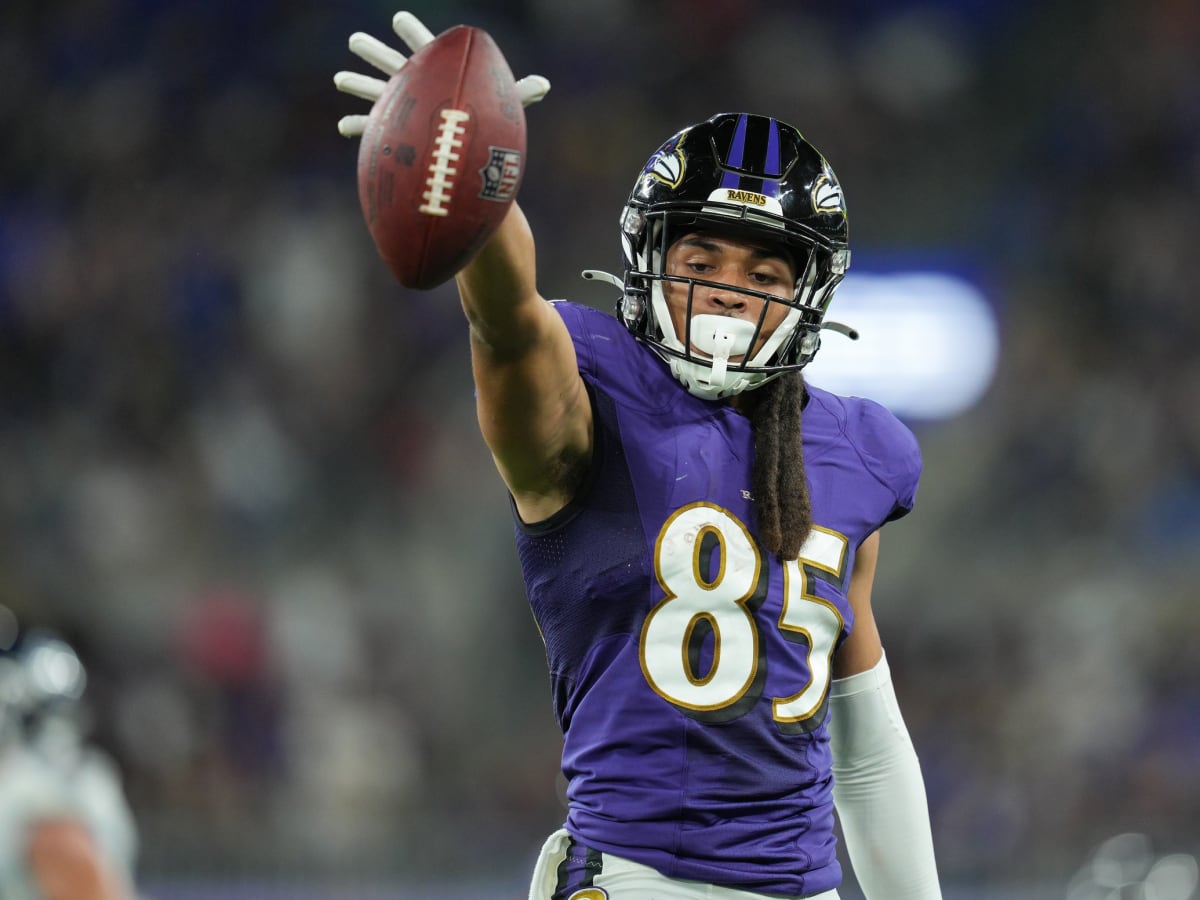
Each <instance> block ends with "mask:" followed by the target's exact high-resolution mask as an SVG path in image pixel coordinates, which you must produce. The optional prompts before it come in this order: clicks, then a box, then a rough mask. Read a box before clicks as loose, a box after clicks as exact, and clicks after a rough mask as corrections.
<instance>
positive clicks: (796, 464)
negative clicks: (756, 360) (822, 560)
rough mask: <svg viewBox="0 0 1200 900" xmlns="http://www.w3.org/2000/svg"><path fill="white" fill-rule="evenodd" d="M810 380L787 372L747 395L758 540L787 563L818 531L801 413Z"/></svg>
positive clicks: (797, 372)
mask: <svg viewBox="0 0 1200 900" xmlns="http://www.w3.org/2000/svg"><path fill="white" fill-rule="evenodd" d="M805 393H806V390H805V387H804V377H803V375H802V374H801V373H800V372H799V371H792V372H786V373H784V374H783V375H781V376H779V377H778V378H776V379H774V380H772V381H769V382H767V383H766V384H764V385H763V386H762V387H760V388H758V389H757V390H754V391H748V392H746V394H744V395H743V396H744V397H746V399H751V398H752V399H751V403H750V404H749V405H750V407H751V408H750V409H749V410H748V413H749V416H750V422H751V426H752V428H753V433H754V471H753V474H752V490H753V491H754V506H755V510H756V516H757V519H758V536H759V538H760V540H761V541H762V543H763V545H764V547H765V548H766V549H767V550H768V551H770V552H771V553H774V554H775V555H776V556H778V557H779V558H780V559H781V560H788V559H796V558H797V557H799V555H800V548H801V547H802V546H803V545H804V541H805V540H806V539H807V538H808V533H809V531H811V530H812V503H811V500H810V498H809V495H808V479H807V478H806V476H805V472H804V451H803V450H802V448H801V441H800V415H801V411H802V410H803V408H804V397H805Z"/></svg>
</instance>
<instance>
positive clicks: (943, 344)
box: [804, 272, 1000, 419]
mask: <svg viewBox="0 0 1200 900" xmlns="http://www.w3.org/2000/svg"><path fill="white" fill-rule="evenodd" d="M826 318H827V319H832V320H835V321H838V322H844V323H845V324H847V325H849V326H851V327H852V328H854V329H856V330H857V331H858V333H859V339H858V340H857V341H852V340H849V339H848V338H846V337H843V336H842V335H840V334H838V333H836V332H833V331H825V332H824V333H823V334H822V337H821V349H820V351H819V352H818V353H817V356H816V359H814V360H813V361H812V362H811V363H809V365H808V366H807V367H806V368H805V370H804V376H805V379H806V380H808V381H810V382H811V383H812V384H814V385H816V386H817V387H820V388H824V389H825V390H828V391H832V392H834V393H835V394H843V395H851V396H858V397H869V398H870V399H872V400H875V401H878V402H879V403H882V404H883V405H884V406H886V407H887V408H888V409H890V410H891V411H892V412H893V413H895V414H896V415H897V416H900V417H901V418H908V419H947V418H950V417H952V416H955V415H958V414H959V413H961V412H963V411H964V410H966V409H969V408H970V407H971V406H972V405H973V404H974V403H976V402H977V401H978V400H979V399H980V398H981V397H982V396H983V394H984V393H985V392H986V391H987V389H988V386H989V385H990V384H991V383H992V378H993V376H994V375H995V371H996V359H997V355H998V353H999V343H1000V339H999V329H998V326H997V322H996V316H995V313H994V312H993V311H992V308H991V306H990V305H989V304H988V302H987V299H986V298H985V297H984V295H983V292H982V291H980V290H979V288H978V287H976V286H975V285H973V284H971V283H970V282H969V281H967V280H965V279H963V278H961V277H959V276H957V275H951V274H948V273H944V272H895V273H891V274H859V273H851V274H848V275H847V276H846V278H845V280H844V281H843V282H842V284H841V286H840V287H839V288H838V290H837V293H836V294H835V295H834V299H833V303H832V304H831V305H830V307H829V314H828V316H827V317H826Z"/></svg>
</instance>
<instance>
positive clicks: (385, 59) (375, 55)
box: [333, 12, 550, 138]
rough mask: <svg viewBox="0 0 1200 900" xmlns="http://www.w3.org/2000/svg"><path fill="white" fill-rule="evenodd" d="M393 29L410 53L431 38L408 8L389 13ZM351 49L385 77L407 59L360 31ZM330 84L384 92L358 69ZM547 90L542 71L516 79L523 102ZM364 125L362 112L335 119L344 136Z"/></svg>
mask: <svg viewBox="0 0 1200 900" xmlns="http://www.w3.org/2000/svg"><path fill="white" fill-rule="evenodd" d="M392 30H393V31H394V32H396V36H397V37H399V38H400V40H402V41H404V43H405V44H407V45H408V48H409V50H410V51H411V52H413V53H415V52H416V51H418V50H420V49H421V48H422V47H424V46H425V45H426V44H428V43H429V42H430V41H432V40H433V32H432V31H430V30H429V29H428V28H426V27H425V26H424V25H423V24H421V20H420V19H418V18H417V17H416V16H414V15H413V14H412V13H410V12H398V13H396V15H395V16H393V17H392ZM350 52H351V53H353V54H354V55H355V56H357V57H358V58H359V59H361V60H363V61H364V62H367V63H369V64H370V65H372V66H374V67H375V68H376V69H378V70H379V71H381V72H383V73H384V74H385V75H386V76H387V77H388V78H391V77H392V76H393V75H395V74H396V73H397V72H399V71H400V68H401V67H402V66H403V65H404V64H405V63H406V62H407V61H408V58H407V57H406V56H405V55H404V54H403V53H401V52H400V51H398V50H395V49H393V48H391V47H389V46H388V45H387V44H385V43H383V41H381V40H378V39H377V38H373V37H371V35H369V34H363V33H362V32H361V31H356V32H355V33H354V34H352V35H350ZM333 84H334V86H335V87H336V88H337V89H338V90H339V91H341V92H342V93H344V94H352V95H353V96H355V97H361V98H362V99H363V100H369V101H371V102H372V103H374V102H375V101H376V100H378V99H379V95H380V94H382V93H383V89H384V87H385V86H386V85H387V80H386V79H380V78H374V77H372V76H370V75H360V74H359V73H358V72H338V73H337V74H336V75H334V76H333ZM549 90H550V82H549V81H547V80H546V79H545V78H543V77H542V76H541V75H526V76H525V77H524V78H522V79H520V80H519V81H517V96H518V97H520V98H521V105H522V106H528V105H529V104H531V103H537V102H538V101H539V100H541V99H542V98H543V97H545V96H546V94H547V93H548V92H549ZM366 127H367V117H366V116H365V115H359V116H342V118H341V119H339V120H338V131H339V132H341V133H342V135H343V136H345V137H351V138H352V137H361V136H362V133H363V129H365V128H366Z"/></svg>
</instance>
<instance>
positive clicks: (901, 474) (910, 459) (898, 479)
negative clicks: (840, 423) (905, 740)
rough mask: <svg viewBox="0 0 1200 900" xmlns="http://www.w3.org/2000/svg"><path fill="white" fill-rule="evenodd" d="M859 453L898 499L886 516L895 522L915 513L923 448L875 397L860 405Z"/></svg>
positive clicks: (859, 403) (857, 415) (871, 470)
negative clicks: (913, 510) (914, 507)
mask: <svg viewBox="0 0 1200 900" xmlns="http://www.w3.org/2000/svg"><path fill="white" fill-rule="evenodd" d="M855 416H856V418H857V422H856V423H855V425H856V427H854V428H853V431H854V433H855V434H856V435H857V438H858V440H857V444H858V451H859V455H860V456H861V457H862V459H863V462H864V463H865V464H866V467H867V469H868V470H869V471H870V472H871V473H872V474H873V475H874V476H875V477H876V478H877V479H878V480H879V481H880V483H882V484H883V485H884V486H885V487H887V489H888V490H889V492H890V493H891V494H892V496H893V497H894V498H895V505H894V506H893V508H892V510H891V512H890V513H889V514H888V515H887V517H886V518H885V519H884V521H885V522H892V521H895V520H896V519H899V518H901V517H902V516H906V515H908V513H910V512H912V509H913V506H914V504H915V503H916V500H917V486H918V484H919V483H920V480H921V467H922V461H921V447H920V445H919V444H918V443H917V438H916V435H914V434H913V433H912V431H911V430H910V429H909V428H908V426H907V425H905V424H904V423H903V422H901V421H900V420H899V419H897V418H896V416H895V415H893V414H892V413H891V412H890V411H889V410H888V409H887V408H886V407H884V406H882V405H880V404H878V403H876V402H875V401H873V400H859V401H858V403H857V404H856V409H855Z"/></svg>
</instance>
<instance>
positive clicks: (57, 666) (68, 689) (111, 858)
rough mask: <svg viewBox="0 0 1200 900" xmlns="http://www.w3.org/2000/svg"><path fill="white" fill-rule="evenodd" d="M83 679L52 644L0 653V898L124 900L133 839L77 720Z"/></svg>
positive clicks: (32, 638)
mask: <svg viewBox="0 0 1200 900" xmlns="http://www.w3.org/2000/svg"><path fill="white" fill-rule="evenodd" d="M85 683H86V674H85V672H84V669H83V666H82V665H81V663H80V661H79V658H78V656H77V655H76V654H75V651H74V650H73V649H72V648H71V646H70V645H69V644H67V643H66V642H65V641H63V640H62V639H61V638H59V637H57V636H55V635H53V634H50V633H47V632H43V631H37V630H31V631H28V632H25V633H24V634H23V635H22V636H21V637H20V638H19V639H18V640H17V641H16V642H15V644H14V646H12V647H8V648H5V647H0V897H4V898H5V900H9V898H12V900H132V898H134V896H135V894H134V889H133V875H132V872H133V862H134V854H135V849H136V840H137V839H136V831H135V826H134V821H133V816H132V814H131V812H130V810H129V808H128V806H127V805H126V802H125V797H124V794H123V793H122V790H121V785H120V781H119V778H118V775H117V772H116V770H115V768H114V766H113V765H112V763H111V761H110V760H108V758H107V757H105V756H103V755H102V754H100V753H99V752H98V751H96V750H95V749H93V748H90V747H88V746H87V744H86V743H85V742H84V739H83V733H82V731H81V726H80V721H79V712H80V709H79V703H80V698H81V697H82V694H83V690H84V685H85Z"/></svg>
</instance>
